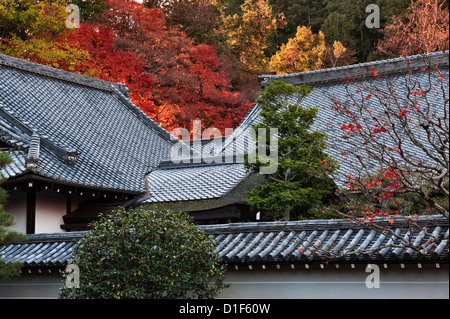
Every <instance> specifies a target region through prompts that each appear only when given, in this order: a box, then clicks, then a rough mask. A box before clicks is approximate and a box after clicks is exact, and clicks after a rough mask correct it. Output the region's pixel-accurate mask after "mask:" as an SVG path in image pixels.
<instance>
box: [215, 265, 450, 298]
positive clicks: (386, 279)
mask: <svg viewBox="0 0 450 319" xmlns="http://www.w3.org/2000/svg"><path fill="white" fill-rule="evenodd" d="M366 266H367V265H355V268H351V266H350V265H340V267H339V268H335V265H332V264H330V265H328V266H325V267H324V268H323V269H322V268H320V267H319V266H311V267H310V268H309V269H305V266H303V265H297V266H296V267H295V268H294V269H291V268H290V265H281V267H280V269H276V268H275V267H274V266H273V267H267V268H266V269H265V270H263V269H261V266H254V267H253V270H249V269H248V267H247V266H246V267H243V266H241V267H240V268H239V270H238V271H235V270H230V271H228V272H227V274H226V283H227V284H229V285H230V286H229V288H227V289H225V290H224V291H223V292H222V293H221V294H220V296H219V298H250V299H265V298H268V299H349V298H351V299H378V298H381V299H399V298H401V299H404V298H406V299H448V298H449V269H448V264H447V265H442V264H439V266H440V268H436V265H435V264H424V265H422V268H418V266H417V265H416V264H410V265H408V264H406V265H405V268H401V266H400V265H389V266H388V268H387V269H386V268H384V267H383V265H380V268H379V270H380V272H379V275H380V276H379V279H380V285H379V288H368V287H367V286H366V279H367V277H368V276H369V275H372V274H373V273H372V272H366ZM369 281H370V279H369ZM372 282H373V281H372Z"/></svg>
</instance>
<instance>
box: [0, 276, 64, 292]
mask: <svg viewBox="0 0 450 319" xmlns="http://www.w3.org/2000/svg"><path fill="white" fill-rule="evenodd" d="M62 286H63V278H62V275H61V274H60V273H59V272H58V271H57V270H56V271H52V272H51V273H49V272H48V270H43V271H42V272H41V273H39V272H38V271H37V270H34V271H32V272H31V273H30V274H29V273H28V272H26V271H25V272H24V273H23V274H22V275H21V276H20V277H17V278H14V279H10V280H5V281H0V299H35V298H36V299H56V298H58V296H59V289H60V288H61V287H62Z"/></svg>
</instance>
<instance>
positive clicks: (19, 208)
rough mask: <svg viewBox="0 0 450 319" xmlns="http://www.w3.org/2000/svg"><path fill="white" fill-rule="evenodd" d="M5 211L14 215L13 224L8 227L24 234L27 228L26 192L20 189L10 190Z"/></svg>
mask: <svg viewBox="0 0 450 319" xmlns="http://www.w3.org/2000/svg"><path fill="white" fill-rule="evenodd" d="M5 211H6V212H8V213H10V214H12V215H13V216H14V222H15V224H14V225H13V226H11V227H9V228H8V229H11V230H15V231H17V232H20V233H24V234H25V233H26V230H27V193H26V192H24V191H21V190H16V191H10V192H9V198H8V202H7V204H6V206H5Z"/></svg>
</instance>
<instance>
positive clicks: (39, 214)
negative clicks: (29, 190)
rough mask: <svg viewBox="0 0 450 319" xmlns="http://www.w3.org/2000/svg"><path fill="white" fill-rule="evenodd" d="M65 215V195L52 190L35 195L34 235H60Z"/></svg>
mask: <svg viewBox="0 0 450 319" xmlns="http://www.w3.org/2000/svg"><path fill="white" fill-rule="evenodd" d="M65 214H66V195H64V194H60V193H57V192H56V191H53V190H48V191H42V192H37V193H36V228H35V233H36V234H39V233H60V232H64V230H62V229H61V227H60V226H61V224H63V223H64V222H63V219H62V217H63V216H64V215H65Z"/></svg>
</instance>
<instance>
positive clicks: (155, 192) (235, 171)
mask: <svg viewBox="0 0 450 319" xmlns="http://www.w3.org/2000/svg"><path fill="white" fill-rule="evenodd" d="M247 175H248V173H247V172H246V169H245V167H244V165H243V164H242V163H234V164H225V163H223V164H199V165H193V164H191V165H188V166H184V167H183V166H181V165H173V166H169V167H167V168H164V169H158V170H155V171H153V172H151V173H150V174H149V175H148V177H147V182H148V184H149V185H150V187H149V196H148V197H147V198H145V199H144V200H143V201H142V203H155V202H171V201H184V200H201V199H210V198H218V197H222V196H224V195H226V194H227V193H228V192H229V191H230V190H231V189H233V188H234V187H235V186H236V185H237V184H239V183H240V182H241V181H242V180H243V179H244V178H245V177H247Z"/></svg>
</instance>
